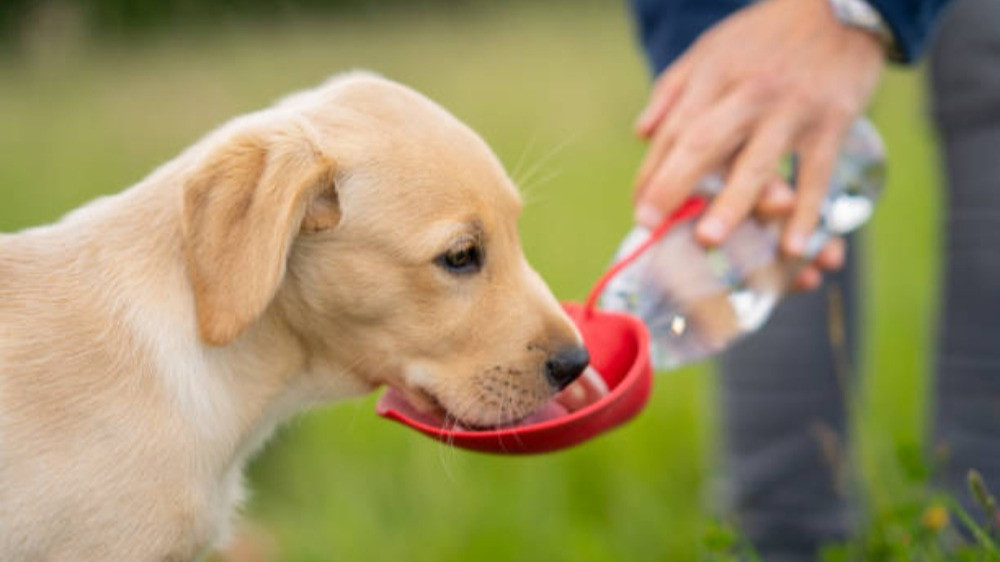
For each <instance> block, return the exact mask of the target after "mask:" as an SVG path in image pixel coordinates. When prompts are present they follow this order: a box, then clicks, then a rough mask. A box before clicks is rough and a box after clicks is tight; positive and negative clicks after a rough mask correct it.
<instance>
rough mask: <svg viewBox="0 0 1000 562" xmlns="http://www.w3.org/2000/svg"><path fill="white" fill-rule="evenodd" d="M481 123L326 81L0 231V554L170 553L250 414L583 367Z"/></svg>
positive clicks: (236, 491)
mask: <svg viewBox="0 0 1000 562" xmlns="http://www.w3.org/2000/svg"><path fill="white" fill-rule="evenodd" d="M520 208H521V202H520V199H519V197H518V194H517V192H516V191H515V188H514V186H513V185H512V183H511V181H510V179H509V178H508V176H507V175H506V173H505V172H504V170H503V168H502V167H501V165H500V163H499V162H498V160H497V159H496V158H495V157H494V155H493V154H492V153H491V151H490V150H489V148H488V147H487V146H486V144H485V143H484V142H483V141H482V140H481V139H480V138H479V137H478V136H477V135H476V134H475V133H473V132H472V131H471V130H470V129H469V128H468V127H466V126H465V125H463V124H462V123H460V122H459V121H458V120H456V119H455V118H454V117H452V116H451V115H449V114H448V113H447V112H446V111H445V110H443V109H442V108H441V107H439V106H437V105H436V104H434V103H433V102H431V101H430V100H428V99H427V98H425V97H423V96H421V95H420V94H417V93H416V92H414V91H412V90H410V89H408V88H406V87H404V86H401V85H399V84H396V83H393V82H390V81H388V80H385V79H382V78H378V77H375V76H372V75H367V74H361V73H355V74H349V75H344V76H341V77H337V78H334V79H333V80H331V81H330V82H328V83H326V84H324V85H322V86H320V87H318V88H316V89H314V90H310V91H306V92H302V93H298V94H295V95H293V96H291V97H289V98H287V99H285V100H283V101H281V102H279V103H278V104H276V105H275V106H273V107H271V108H269V109H266V110H263V111H260V112H258V113H254V114H251V115H247V116H244V117H240V118H238V119H235V120H233V121H232V122H230V123H228V124H226V125H224V126H223V127H221V128H220V129H218V130H216V131H214V132H213V133H211V134H209V135H208V136H207V137H205V138H204V139H203V140H201V141H200V142H198V143H197V144H196V145H194V146H193V147H191V148H190V149H188V150H187V151H185V152H184V153H182V154H181V155H180V156H179V157H177V158H176V159H175V160H173V161H171V162H169V163H167V164H166V165H164V166H162V167H160V168H159V169H158V170H156V171H155V172H153V174H152V175H150V176H149V177H148V178H146V179H145V180H143V181H142V182H140V183H139V184H138V185H136V186H134V187H132V188H131V189H128V190H126V191H124V192H123V193H121V194H119V195H116V196H112V197H106V198H103V199H100V200H98V201H95V202H93V203H91V204H89V205H87V206H85V207H83V208H81V209H79V210H77V211H75V212H73V213H70V214H69V215H68V216H66V217H65V218H64V219H63V220H61V221H60V222H58V223H57V224H54V225H51V226H46V227H41V228H35V229H31V230H27V231H24V232H21V233H18V234H14V235H7V236H0V560H4V561H27V560H47V561H56V560H94V561H102V562H103V561H129V562H139V561H154V560H155V561H167V560H169V561H175V560H177V561H179V560H191V559H196V558H198V557H199V556H200V555H202V554H203V553H205V552H206V551H207V550H208V549H210V548H211V547H213V546H214V545H216V544H217V542H218V541H219V540H221V538H223V537H224V536H225V533H226V528H227V523H228V520H229V519H230V516H231V512H232V511H233V509H234V506H235V505H236V504H238V503H239V501H240V498H241V495H242V492H241V483H240V479H241V471H242V469H243V466H244V464H245V463H246V461H247V458H248V457H249V456H250V455H251V454H252V453H253V452H254V451H255V450H257V449H258V448H259V447H260V446H261V445H262V443H263V441H264V440H265V439H266V438H267V436H268V435H269V434H270V433H271V432H272V430H273V429H274V427H275V425H276V424H278V423H279V422H281V421H282V420H285V419H286V418H288V417H289V416H290V415H292V414H293V413H295V412H296V411H299V410H301V409H303V408H304V407H307V406H309V405H312V404H316V403H319V402H326V401H331V400H337V399H343V398H345V397H350V396H356V395H359V394H362V393H366V392H369V391H371V390H372V389H374V388H376V387H377V386H379V385H381V384H388V385H392V386H394V387H396V388H398V389H400V390H401V391H403V392H404V393H405V394H406V395H407V396H408V398H409V399H410V401H411V402H413V403H415V404H416V405H417V406H419V407H420V408H422V409H424V410H439V411H446V412H447V413H449V414H450V415H452V416H454V417H455V418H456V419H457V420H458V421H460V422H462V423H464V424H467V425H472V426H489V425H494V424H501V423H508V422H511V421H514V420H517V419H519V418H521V417H524V416H526V415H528V414H529V413H531V412H532V411H533V410H535V409H537V408H538V407H539V406H541V405H542V404H543V403H545V402H546V401H547V400H549V399H550V398H551V397H552V396H553V395H554V394H555V393H556V392H557V390H558V389H560V388H562V387H564V386H565V385H567V384H568V383H569V382H570V381H571V380H573V379H574V378H575V377H576V376H577V375H578V374H579V373H580V371H581V370H582V369H583V368H584V366H585V365H586V362H587V355H586V352H585V351H584V350H583V348H582V347H581V340H580V338H579V335H578V333H577V331H576V330H575V328H574V327H573V325H572V323H571V322H570V320H569V319H568V317H567V316H566V315H565V314H564V313H563V311H562V310H561V308H560V307H559V305H558V303H557V302H556V300H555V298H554V297H553V296H552V294H551V293H550V292H549V290H548V289H547V287H546V286H545V284H544V283H543V282H542V280H541V279H540V278H539V276H538V275H537V274H536V273H535V272H534V271H533V270H532V269H531V267H530V266H529V265H528V263H527V262H526V261H525V258H524V256H523V254H522V252H521V249H520V246H519V241H518V235H517V228H516V223H517V216H518V212H519V210H520Z"/></svg>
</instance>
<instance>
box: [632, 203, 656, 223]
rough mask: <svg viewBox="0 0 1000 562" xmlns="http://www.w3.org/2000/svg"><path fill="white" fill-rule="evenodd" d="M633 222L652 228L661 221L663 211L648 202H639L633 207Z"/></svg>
mask: <svg viewBox="0 0 1000 562" xmlns="http://www.w3.org/2000/svg"><path fill="white" fill-rule="evenodd" d="M635 222H637V223H639V224H640V225H642V226H645V227H646V228H650V229H653V228H656V227H657V226H659V225H660V223H661V222H663V213H661V212H660V210H659V209H657V208H656V207H654V206H652V205H650V204H649V203H640V204H639V206H638V207H636V209H635Z"/></svg>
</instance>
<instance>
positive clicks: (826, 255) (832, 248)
mask: <svg viewBox="0 0 1000 562" xmlns="http://www.w3.org/2000/svg"><path fill="white" fill-rule="evenodd" d="M846 254H847V247H846V244H845V243H844V239H843V238H834V239H833V240H830V241H829V242H827V243H826V245H825V246H823V249H822V250H820V252H819V254H817V255H816V259H815V260H813V264H814V265H816V266H818V267H819V268H820V269H824V270H826V271H836V270H838V269H840V268H842V267H844V258H845V257H846Z"/></svg>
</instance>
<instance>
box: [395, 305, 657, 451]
mask: <svg viewBox="0 0 1000 562" xmlns="http://www.w3.org/2000/svg"><path fill="white" fill-rule="evenodd" d="M564 308H565V309H566V312H567V313H569V316H570V318H572V319H573V321H574V322H575V323H576V325H577V327H578V328H579V330H580V333H581V334H582V335H583V340H584V343H585V345H586V346H587V350H588V351H589V352H590V364H591V366H592V367H594V369H595V370H596V371H597V372H598V373H600V374H601V377H602V378H604V382H605V383H607V385H608V390H609V391H608V394H607V395H605V396H603V397H601V398H600V399H599V400H598V401H596V402H594V403H593V404H589V405H587V406H585V407H584V408H582V409H580V410H577V411H575V412H572V413H569V414H566V415H564V416H561V417H558V418H556V419H551V420H546V421H543V422H539V423H534V424H529V425H519V426H516V427H507V428H502V429H493V430H485V431H480V430H466V429H458V430H452V429H446V428H445V427H442V426H441V425H440V424H439V423H437V422H436V421H435V420H432V419H430V418H429V417H425V416H420V415H416V414H412V413H409V412H406V413H404V411H403V410H404V409H405V408H403V407H401V405H400V404H399V403H398V402H395V400H392V399H391V398H389V399H387V397H388V396H389V393H386V394H383V396H382V398H381V399H380V400H379V403H378V406H377V411H378V414H379V415H380V416H382V417H386V418H389V419H391V420H396V421H398V422H400V423H402V424H405V425H408V426H410V427H412V428H414V429H416V430H418V431H420V432H422V433H424V434H426V435H429V436H431V437H433V438H435V439H438V440H440V441H443V442H445V443H447V444H449V445H454V446H456V447H461V448H463V449H471V450H474V451H483V452H487V453H505V454H530V453H544V452H549V451H556V450H559V449H563V448H566V447H571V446H573V445H577V444H579V443H582V442H583V441H586V440H588V439H590V438H592V437H595V436H597V435H599V434H601V433H604V432H605V431H608V430H610V429H612V428H614V427H617V426H619V425H621V424H623V423H625V422H626V421H628V420H630V419H632V418H633V417H634V416H635V415H636V414H638V413H639V411H640V410H642V408H643V406H645V405H646V401H647V400H648V399H649V391H650V387H651V385H652V370H653V369H652V365H651V364H650V360H649V335H648V334H647V332H646V326H645V325H644V324H643V323H642V322H641V321H640V320H639V319H638V318H635V317H634V316H631V315H628V314H621V313H617V312H604V311H601V310H594V309H589V310H588V309H585V308H584V307H582V306H581V305H578V304H566V305H564Z"/></svg>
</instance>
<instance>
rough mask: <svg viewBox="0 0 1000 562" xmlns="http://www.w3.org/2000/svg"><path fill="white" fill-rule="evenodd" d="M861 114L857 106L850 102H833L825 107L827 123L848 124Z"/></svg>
mask: <svg viewBox="0 0 1000 562" xmlns="http://www.w3.org/2000/svg"><path fill="white" fill-rule="evenodd" d="M858 113H860V109H859V108H858V107H857V104H855V103H852V102H850V101H848V100H831V101H829V102H828V103H827V104H826V106H825V116H826V122H827V123H836V124H840V123H846V122H848V121H851V120H853V119H854V118H855V117H857V115H858Z"/></svg>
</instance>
